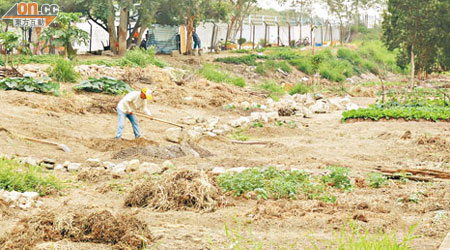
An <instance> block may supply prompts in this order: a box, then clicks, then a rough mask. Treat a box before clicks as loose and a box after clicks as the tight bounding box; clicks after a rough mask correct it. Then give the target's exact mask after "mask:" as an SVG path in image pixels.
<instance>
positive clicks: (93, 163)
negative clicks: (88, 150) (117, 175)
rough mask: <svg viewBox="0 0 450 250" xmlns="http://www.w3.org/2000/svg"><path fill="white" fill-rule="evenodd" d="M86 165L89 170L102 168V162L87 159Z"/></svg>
mask: <svg viewBox="0 0 450 250" xmlns="http://www.w3.org/2000/svg"><path fill="white" fill-rule="evenodd" d="M86 165H87V166H88V167H91V168H98V167H101V166H102V162H101V161H100V160H99V159H94V158H89V159H87V160H86Z"/></svg>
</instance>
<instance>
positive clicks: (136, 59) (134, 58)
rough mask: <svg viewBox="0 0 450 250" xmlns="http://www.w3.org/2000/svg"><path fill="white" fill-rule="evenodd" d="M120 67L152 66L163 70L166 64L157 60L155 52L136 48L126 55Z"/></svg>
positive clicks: (150, 49)
mask: <svg viewBox="0 0 450 250" xmlns="http://www.w3.org/2000/svg"><path fill="white" fill-rule="evenodd" d="M119 64H120V66H131V67H141V68H145V67H147V66H148V65H150V64H153V65H155V66H158V67H160V68H163V67H164V66H165V63H164V62H162V61H159V60H157V59H156V58H155V50H154V49H153V48H149V49H147V50H145V49H141V48H136V49H133V50H129V51H127V53H126V55H125V57H124V58H122V60H121V61H120V62H119Z"/></svg>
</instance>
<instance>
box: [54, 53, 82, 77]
mask: <svg viewBox="0 0 450 250" xmlns="http://www.w3.org/2000/svg"><path fill="white" fill-rule="evenodd" d="M48 75H49V76H50V77H52V78H54V79H55V80H56V81H58V82H76V81H77V79H78V78H79V77H80V75H79V74H78V72H76V71H75V69H74V68H73V64H72V62H70V61H67V60H65V59H63V58H60V59H57V60H56V62H55V64H53V66H52V67H51V68H50V69H49V72H48Z"/></svg>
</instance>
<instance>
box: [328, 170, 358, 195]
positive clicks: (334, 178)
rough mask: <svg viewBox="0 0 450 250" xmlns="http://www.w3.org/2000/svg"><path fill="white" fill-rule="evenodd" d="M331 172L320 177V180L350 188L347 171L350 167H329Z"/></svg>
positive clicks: (338, 186)
mask: <svg viewBox="0 0 450 250" xmlns="http://www.w3.org/2000/svg"><path fill="white" fill-rule="evenodd" d="M328 169H329V170H330V171H331V172H330V173H329V174H328V175H325V176H323V177H322V182H324V183H326V184H328V185H330V186H333V187H336V188H339V189H344V190H352V189H353V185H352V184H351V182H350V178H348V173H349V172H350V169H348V168H343V167H336V166H333V167H329V168H328Z"/></svg>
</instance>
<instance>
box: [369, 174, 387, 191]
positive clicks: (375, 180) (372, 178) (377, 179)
mask: <svg viewBox="0 0 450 250" xmlns="http://www.w3.org/2000/svg"><path fill="white" fill-rule="evenodd" d="M368 179H369V187H373V188H379V187H381V186H382V185H383V184H384V183H385V182H386V181H387V178H386V177H385V176H383V175H382V174H380V173H369V175H368Z"/></svg>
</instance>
